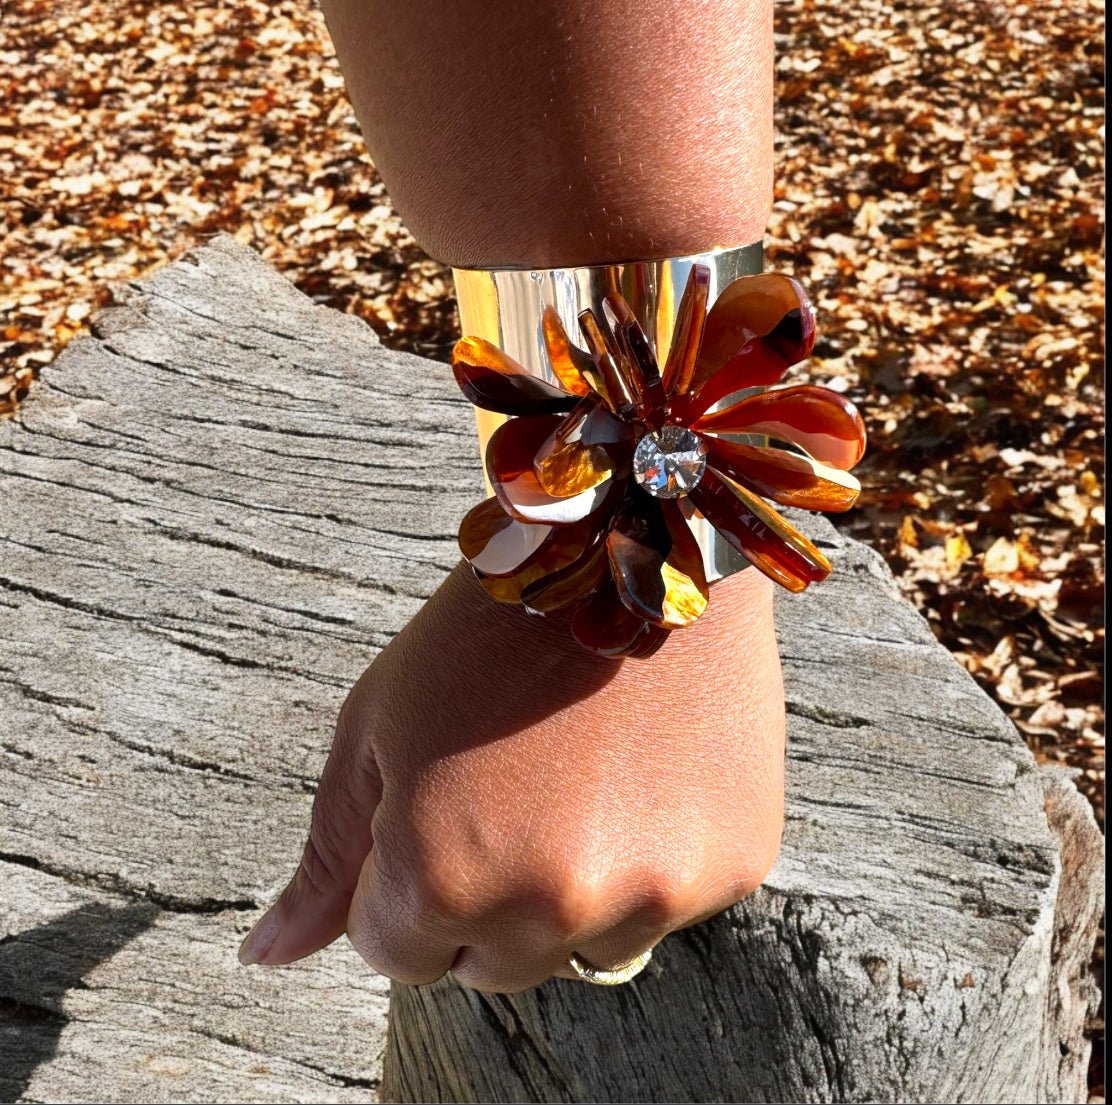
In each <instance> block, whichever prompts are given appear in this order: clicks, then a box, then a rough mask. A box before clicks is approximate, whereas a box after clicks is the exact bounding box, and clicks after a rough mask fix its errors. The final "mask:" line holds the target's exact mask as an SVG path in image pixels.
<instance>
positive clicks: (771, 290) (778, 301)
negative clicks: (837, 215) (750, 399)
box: [675, 273, 815, 421]
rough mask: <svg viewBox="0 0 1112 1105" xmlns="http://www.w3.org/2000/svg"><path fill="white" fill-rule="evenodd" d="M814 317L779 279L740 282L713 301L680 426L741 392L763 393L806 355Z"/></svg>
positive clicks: (791, 285) (798, 291) (791, 284)
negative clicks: (758, 389)
mask: <svg viewBox="0 0 1112 1105" xmlns="http://www.w3.org/2000/svg"><path fill="white" fill-rule="evenodd" d="M814 344H815V315H814V312H813V311H812V309H811V304H810V302H809V301H808V299H807V296H806V293H805V292H804V291H803V289H802V288H801V287H800V286H799V284H798V283H796V281H794V280H792V279H791V278H790V277H788V276H782V275H780V274H779V273H764V274H763V275H761V276H743V277H742V278H741V279H740V280H735V281H734V282H733V283H732V284H730V285H728V286H727V288H726V289H725V290H724V291H723V292H722V294H721V295H720V296H719V297H718V298H717V299H716V300H715V301H714V306H713V307H711V309H710V313H709V314H708V315H707V322H706V326H705V327H704V328H703V342H702V345H701V346H700V349H699V356H698V359H697V361H696V363H695V372H694V375H693V376H692V379H691V384H690V386H689V388H688V392H687V394H688V396H689V397H690V398H688V399H687V400H686V402H682V403H677V404H675V406H676V409H677V411H680V410H682V417H683V418H684V420H685V421H687V420H691V419H693V418H694V417H695V416H697V415H700V414H702V413H703V412H704V411H705V410H707V409H709V408H710V407H711V406H712V405H713V404H714V403H717V402H718V401H719V400H720V399H724V398H725V397H726V396H727V395H730V394H731V393H733V392H735V391H741V390H743V389H744V388H752V387H768V386H769V385H771V384H775V383H776V382H777V381H778V380H779V379H780V378H781V377H782V376H783V375H784V373H785V372H786V371H787V370H788V369H789V368H790V367H791V366H792V365H793V364H796V363H797V362H799V361H801V360H803V359H804V358H805V357H806V356H808V355H809V354H810V352H811V349H812V347H813V346H814Z"/></svg>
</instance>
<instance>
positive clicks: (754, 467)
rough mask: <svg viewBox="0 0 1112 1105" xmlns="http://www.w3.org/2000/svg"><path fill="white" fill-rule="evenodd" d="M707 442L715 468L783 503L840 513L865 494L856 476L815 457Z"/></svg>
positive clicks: (708, 453) (734, 443)
mask: <svg viewBox="0 0 1112 1105" xmlns="http://www.w3.org/2000/svg"><path fill="white" fill-rule="evenodd" d="M705 441H706V443H707V460H708V461H709V463H710V464H711V465H712V466H713V467H714V468H716V469H717V470H718V471H719V472H722V473H724V474H725V475H727V476H729V477H730V479H732V480H733V481H734V482H735V483H740V484H744V485H745V486H746V487H748V488H749V490H750V491H755V492H756V493H757V494H758V495H763V496H764V497H765V498H766V499H773V500H774V501H775V502H778V503H780V504H781V505H782V506H798V507H802V508H803V509H804V510H825V511H827V512H828V513H830V512H837V511H842V510H849V508H850V507H851V506H853V504H854V503H855V502H856V501H857V496H858V495H860V494H861V485H860V484H859V483H858V482H857V480H856V478H855V477H853V476H851V475H850V474H849V473H848V472H843V471H842V470H841V469H840V468H833V467H831V466H828V465H825V464H820V463H819V462H818V461H817V460H814V459H813V458H811V457H805V456H800V454H799V453H789V452H788V451H787V450H786V449H772V448H765V447H762V446H757V445H742V444H741V443H739V442H736V441H725V440H723V439H722V438H717V437H708V438H705Z"/></svg>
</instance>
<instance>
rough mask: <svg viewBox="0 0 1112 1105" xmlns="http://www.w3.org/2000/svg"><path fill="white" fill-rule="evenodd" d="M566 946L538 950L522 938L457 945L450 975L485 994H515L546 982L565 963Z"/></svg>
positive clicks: (566, 958) (566, 956)
mask: <svg viewBox="0 0 1112 1105" xmlns="http://www.w3.org/2000/svg"><path fill="white" fill-rule="evenodd" d="M570 954H571V953H570V952H569V951H568V950H567V948H559V947H553V946H551V945H550V946H549V947H547V948H546V949H542V948H540V947H538V946H537V944H536V943H534V942H531V941H526V940H521V941H513V940H511V941H503V942H499V943H497V944H482V945H472V946H469V947H465V948H460V951H459V955H458V956H457V957H456V961H455V963H453V964H452V977H453V978H454V979H455V980H456V981H457V982H458V983H460V985H462V986H470V987H471V989H473V990H482V991H483V992H484V993H488V994H517V993H520V992H521V991H522V990H531V989H532V988H533V987H534V986H540V984H541V983H542V982H547V981H548V980H549V979H550V978H552V977H553V975H555V974H556V972H557V971H558V970H560V968H561V966H562V965H564V964H566V963H567V961H568V956H569V955H570Z"/></svg>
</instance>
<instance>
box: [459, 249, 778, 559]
mask: <svg viewBox="0 0 1112 1105" xmlns="http://www.w3.org/2000/svg"><path fill="white" fill-rule="evenodd" d="M697 264H698V265H706V266H707V267H708V268H709V269H710V272H711V286H710V297H709V301H710V302H711V303H713V302H714V300H715V299H716V298H717V296H718V294H719V292H720V291H721V290H722V289H723V288H724V287H725V286H726V285H727V284H729V283H730V281H731V280H735V279H736V278H737V277H739V276H753V275H755V274H757V273H759V272H761V271H762V270H763V268H764V244H763V242H759V241H758V242H752V243H750V244H749V245H746V246H738V247H736V248H733V249H720V250H713V251H711V252H708V253H697V254H692V255H691V256H688V257H671V258H667V259H665V260H660V261H629V262H626V263H624V264H620V265H596V266H586V267H581V268H567V269H453V270H452V277H453V279H454V280H455V285H456V297H457V299H458V301H459V315H460V329H461V332H462V333H463V334H466V335H468V336H472V337H478V338H485V339H486V340H487V341H489V342H493V343H494V344H495V345H497V346H498V347H499V348H501V349H503V350H505V352H506V353H508V354H509V355H510V356H511V357H513V358H514V360H516V361H517V362H518V363H519V364H521V365H523V366H524V367H525V368H526V369H528V370H529V371H530V372H531V373H534V374H535V375H537V376H539V377H541V378H542V379H545V380H548V381H549V382H550V383H558V381H557V380H556V378H555V376H554V375H553V373H552V371H551V369H550V368H549V366H548V358H547V356H546V355H545V349H544V337H543V333H542V330H541V317H542V315H543V313H544V309H545V308H546V307H549V306H552V307H555V308H556V310H557V311H558V312H559V314H560V318H561V320H562V321H563V323H564V326H565V328H566V329H567V331H568V334H569V336H571V337H572V339H573V340H574V339H575V337H576V335H578V334H579V314H580V312H581V311H585V310H586V309H587V308H588V307H590V308H593V309H594V310H595V311H596V312H597V313H598V315H599V317H600V318H601V317H603V313H602V300H603V298H604V297H605V296H606V295H608V294H609V293H611V292H620V293H621V295H623V296H624V297H625V299H626V301H627V302H628V303H629V305H630V308H631V309H632V311H633V313H634V314H635V315H636V316H637V319H638V321H639V322H640V323H641V326H642V327H643V328H644V331H645V334H646V335H647V336H648V338H649V340H650V341H651V342H652V343H653V345H654V348H655V349H656V351H657V356H658V357H660V358H661V359H663V357H664V356H665V355H666V354H667V350H668V347H669V345H670V344H671V341H672V330H673V327H674V326H675V321H676V311H677V309H678V308H679V302H680V297H681V296H682V295H683V289H684V287H685V286H686V284H687V278H688V275H689V274H690V272H691V267H692V266H693V265H697ZM476 420H477V422H478V427H479V445H480V448H481V449H482V450H484V451H485V449H486V443H487V441H488V439H489V438H490V435H491V434H492V433H493V432H494V430H495V429H496V428H497V426H498V425H499V424H500V423H502V422H503V421H505V417H504V416H503V415H498V414H492V413H490V412H489V411H476ZM691 528H692V531H693V532H694V534H695V537H696V539H697V540H698V542H699V546H700V548H701V549H702V550H703V560H704V563H705V566H706V570H707V578H708V579H709V580H715V579H721V578H723V577H724V576H727V575H730V574H732V573H733V572H736V571H738V570H739V569H741V568H744V567H747V566H748V561H747V560H745V558H744V557H742V556H741V555H740V554H739V553H737V552H736V551H735V550H734V549H733V548H731V547H730V546H729V545H727V544H726V542H725V541H723V540H722V538H720V537H719V536H718V534H717V533H716V532H715V530H714V528H713V527H712V526H711V525H710V524H709V523H708V522H707V521H706V520H705V519H703V518H702V517H699V516H696V517H694V518H692V519H691Z"/></svg>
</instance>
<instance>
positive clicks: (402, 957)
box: [346, 848, 460, 986]
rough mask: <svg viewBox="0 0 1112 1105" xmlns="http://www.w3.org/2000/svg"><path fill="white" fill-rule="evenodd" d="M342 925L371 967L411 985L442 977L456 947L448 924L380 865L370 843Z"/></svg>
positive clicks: (452, 960)
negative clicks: (383, 870) (367, 854)
mask: <svg viewBox="0 0 1112 1105" xmlns="http://www.w3.org/2000/svg"><path fill="white" fill-rule="evenodd" d="M346 925H347V934H348V939H349V940H350V941H351V943H352V945H353V946H354V948H355V950H356V951H357V952H359V954H360V955H361V956H362V957H363V959H364V960H366V962H367V964H368V965H369V966H370V967H371V968H372V969H373V970H375V971H377V972H378V973H379V974H381V975H386V977H387V978H392V979H394V981H395V982H404V983H406V984H407V985H409V986H423V985H425V984H426V983H429V982H436V980H437V979H439V978H442V977H443V976H444V975H446V974H447V973H448V971H449V970H450V969H451V966H452V963H453V962H454V961H455V959H456V957H457V955H458V954H459V950H460V947H459V941H458V940H456V939H454V938H452V937H451V936H450V935H449V932H448V926H447V925H446V924H445V923H443V922H442V921H441V920H440V919H439V918H438V917H435V916H434V915H432V914H431V913H430V912H428V911H425V910H423V909H422V908H421V906H420V904H419V903H418V901H417V899H416V896H415V894H414V891H413V887H412V886H409V885H406V884H405V883H404V882H403V881H402V880H401V879H394V878H390V877H389V876H387V875H385V874H384V873H383V872H382V871H381V870H380V867H379V863H378V856H377V854H376V852H375V850H374V849H373V848H372V850H371V853H370V855H369V856H367V858H366V861H365V863H364V864H363V869H362V871H361V872H360V874H359V879H358V884H357V885H356V888H355V893H354V894H353V895H352V898H351V906H350V908H349V910H348V914H347V921H346Z"/></svg>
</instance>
